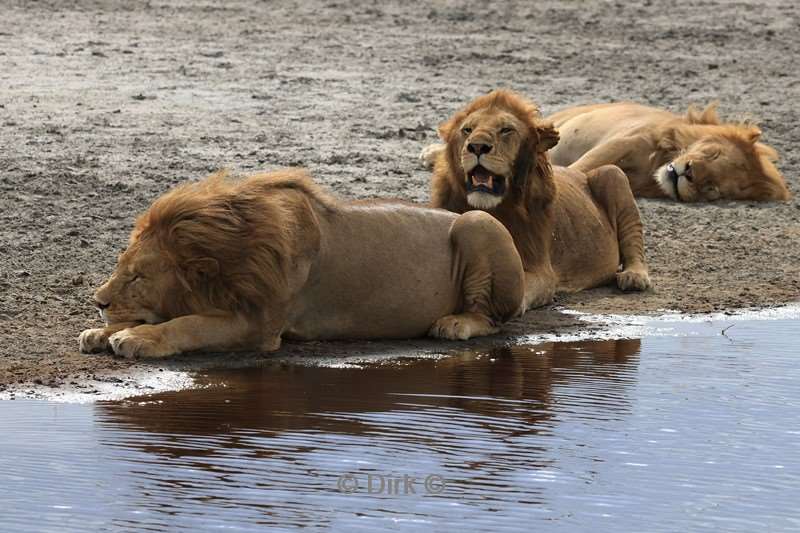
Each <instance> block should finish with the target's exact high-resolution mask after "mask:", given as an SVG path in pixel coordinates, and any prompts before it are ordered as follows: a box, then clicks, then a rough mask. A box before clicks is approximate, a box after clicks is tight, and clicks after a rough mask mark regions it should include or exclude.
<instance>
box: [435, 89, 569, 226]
mask: <svg viewBox="0 0 800 533" xmlns="http://www.w3.org/2000/svg"><path fill="white" fill-rule="evenodd" d="M484 98H491V95H489V96H488V97H484ZM514 98H516V97H514ZM477 101H480V99H479V100H477ZM523 105H525V104H524V103H523V102H522V101H521V100H520V103H519V104H518V106H519V107H522V106H523ZM533 109H535V107H534V108H533ZM526 112H527V115H526V116H525V119H523V118H522V117H521V116H519V115H518V114H515V113H513V112H511V111H510V110H507V109H504V108H503V107H501V106H498V105H489V106H485V107H478V109H476V110H474V111H472V112H471V113H467V114H459V115H456V116H455V117H454V118H453V119H451V120H450V121H448V123H446V124H445V125H443V127H442V129H441V130H440V133H442V134H443V138H445V139H446V140H447V144H448V150H449V151H450V160H451V162H452V166H453V168H454V171H455V172H456V173H457V174H460V175H461V177H462V178H463V180H464V181H463V185H464V192H465V194H466V197H467V203H468V204H469V205H470V206H472V207H474V208H477V209H484V210H488V209H493V208H495V207H497V206H498V205H500V204H501V203H502V202H503V200H504V199H505V198H507V197H509V196H510V195H511V189H512V188H513V186H514V185H517V186H523V185H524V182H525V180H527V179H528V174H529V172H530V170H531V167H532V165H534V164H535V161H536V159H537V158H540V157H546V156H544V151H546V150H547V149H549V148H551V147H552V146H554V145H555V144H556V143H557V142H558V133H557V132H556V131H555V129H553V128H552V126H551V125H549V124H538V122H537V118H536V117H535V116H533V113H532V112H531V111H530V110H526Z"/></svg>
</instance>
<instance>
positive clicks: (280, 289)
mask: <svg viewBox="0 0 800 533" xmlns="http://www.w3.org/2000/svg"><path fill="white" fill-rule="evenodd" d="M310 203H314V204H315V206H318V207H320V208H323V209H335V203H334V202H333V200H332V199H330V198H329V197H327V196H326V195H325V194H324V193H322V192H321V191H320V190H319V188H318V187H317V186H316V185H315V184H314V183H313V182H312V181H311V178H310V177H309V176H308V175H307V174H306V172H305V171H302V170H282V171H278V172H272V173H265V174H259V175H254V176H251V177H248V178H246V179H243V180H232V179H228V178H227V176H226V173H225V172H219V173H216V174H214V175H212V176H209V177H208V178H206V179H204V180H202V181H200V182H197V183H188V184H185V185H181V186H179V187H177V188H175V189H173V190H171V191H169V192H168V193H166V194H164V195H163V196H161V197H160V198H158V199H157V200H156V201H155V202H153V204H152V205H151V206H150V209H148V210H147V212H145V213H144V214H143V215H141V216H140V217H139V219H138V220H137V222H136V227H135V228H134V231H133V233H132V234H131V245H132V246H135V245H136V243H138V242H143V241H145V240H148V239H155V242H157V243H158V247H159V250H160V251H161V252H163V253H164V254H166V255H167V257H168V258H169V260H170V262H171V263H172V264H173V265H174V267H175V268H176V270H177V273H178V276H179V278H180V279H181V280H182V281H183V282H184V285H186V286H187V288H188V289H189V294H188V295H187V296H186V298H185V301H182V302H173V303H172V308H177V309H176V311H180V312H187V311H190V310H191V311H193V312H197V311H198V310H200V309H198V308H201V309H202V308H205V310H207V309H208V308H209V307H210V308H212V309H218V310H225V311H237V312H244V313H247V314H250V315H252V314H255V313H258V312H259V311H260V310H261V309H262V307H263V304H264V302H265V301H266V300H267V299H276V298H277V299H280V298H282V297H283V296H284V294H285V293H286V289H287V283H288V279H287V271H288V269H289V268H290V262H291V259H292V257H293V255H294V250H295V249H296V247H297V246H298V243H297V235H298V230H300V227H301V226H302V225H304V224H310V223H313V222H312V221H311V220H310V217H313V215H311V214H310V209H309V207H310V205H309V204H310ZM180 312H176V314H181V313H180Z"/></svg>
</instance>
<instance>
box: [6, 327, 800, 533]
mask: <svg viewBox="0 0 800 533" xmlns="http://www.w3.org/2000/svg"><path fill="white" fill-rule="evenodd" d="M728 326H732V327H730V328H728V329H726V330H725V331H724V335H723V334H721V333H722V331H723V329H724V328H727V327H728ZM658 331H659V332H660V333H661V334H660V336H651V337H644V338H643V339H634V340H603V341H587V342H573V343H550V344H544V345H536V346H515V347H512V348H506V349H500V350H495V351H493V352H489V353H464V354H462V355H458V356H455V357H449V358H444V359H439V360H431V359H427V360H419V361H403V362H385V363H381V364H370V365H365V366H362V367H360V368H328V367H313V366H298V365H288V364H285V363H281V364H275V365H273V366H267V367H264V368H257V369H244V370H242V369H238V370H224V371H215V372H207V373H205V374H204V375H203V376H202V377H201V380H202V381H203V382H205V383H206V384H208V385H209V386H208V387H206V388H203V389H200V390H191V391H182V392H176V393H163V394H159V395H154V396H150V397H143V398H136V399H133V400H127V401H121V402H105V403H96V404H94V405H69V404H54V403H48V402H35V401H15V402H11V401H7V402H3V403H2V404H0V423H2V427H3V432H2V435H0V504H1V507H0V509H1V510H2V514H0V529H2V530H4V531H5V530H8V531H28V530H36V531H67V530H74V531H90V530H118V529H121V530H130V529H133V530H151V531H159V530H180V529H186V530H208V529H212V530H213V529H230V530H234V531H247V530H255V529H264V528H267V526H270V527H271V528H273V529H275V530H280V529H290V528H293V527H294V526H305V527H306V528H307V529H309V530H313V529H317V528H318V529H325V530H327V529H333V530H336V531H368V530H369V531H371V530H381V531H389V530H408V531H412V530H413V531H417V530H431V531H454V530H456V531H457V530H459V529H460V530H463V531H478V530H492V531H506V530H508V531H523V530H524V531H534V530H540V529H545V528H546V529H547V530H555V531H577V530H586V529H589V528H593V529H597V530H600V531H609V530H622V531H633V530H647V531H686V530H707V531H721V530H725V531H756V530H761V531H763V530H769V531H782V530H786V531H789V530H797V529H798V528H800V511H798V506H797V503H798V500H797V488H798V486H799V485H800V417H799V416H798V411H799V408H800V386H798V382H800V364H798V362H799V361H798V349H797V348H796V344H795V343H796V339H797V338H798V334H800V321H798V320H775V321H753V322H747V321H740V322H735V323H725V322H707V323H675V324H668V325H664V324H660V325H659V329H658Z"/></svg>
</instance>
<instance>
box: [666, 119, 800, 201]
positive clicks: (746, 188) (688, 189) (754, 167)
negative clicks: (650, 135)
mask: <svg viewBox="0 0 800 533" xmlns="http://www.w3.org/2000/svg"><path fill="white" fill-rule="evenodd" d="M715 108H716V106H715V105H714V104H712V105H710V106H709V107H708V108H707V109H706V110H705V111H703V112H702V113H700V112H699V111H697V110H695V109H692V108H690V109H689V112H688V114H687V119H688V121H689V122H690V124H691V125H690V126H688V127H687V128H688V129H682V128H677V129H675V130H673V131H671V132H669V134H668V135H667V136H665V138H664V139H662V140H661V144H662V146H664V147H665V148H666V149H667V151H669V152H677V155H676V156H675V157H674V158H673V159H672V161H670V162H668V163H667V164H665V165H663V166H661V167H660V168H658V169H657V170H656V173H655V176H654V177H655V180H656V182H657V183H658V185H659V186H660V187H661V189H662V190H663V191H664V192H665V193H667V194H668V195H669V196H671V197H672V198H673V199H675V200H680V201H683V202H712V201H714V200H719V199H727V200H757V201H770V200H788V199H789V198H790V197H791V194H790V193H789V190H788V189H787V187H786V182H785V180H784V178H783V176H782V175H781V173H780V172H779V171H778V169H777V168H776V167H775V164H774V161H777V159H778V153H777V152H776V151H775V150H774V149H772V148H771V147H769V146H767V145H765V144H763V143H760V142H758V140H759V138H760V137H761V130H760V129H758V127H756V126H754V125H752V124H748V123H741V124H736V123H729V124H722V123H721V121H720V120H719V117H717V115H716V109H715ZM691 129H695V131H698V130H699V132H700V133H701V136H700V137H699V138H696V135H695V136H694V137H695V138H694V139H691V138H689V136H690V135H691V133H690V131H691Z"/></svg>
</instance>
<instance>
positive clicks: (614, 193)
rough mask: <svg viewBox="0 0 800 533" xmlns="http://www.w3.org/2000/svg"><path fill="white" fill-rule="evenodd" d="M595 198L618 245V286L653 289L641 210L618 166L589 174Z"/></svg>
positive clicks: (633, 288)
mask: <svg viewBox="0 0 800 533" xmlns="http://www.w3.org/2000/svg"><path fill="white" fill-rule="evenodd" d="M587 177H588V183H589V188H590V189H591V190H592V196H594V198H595V199H596V200H597V201H598V202H599V203H600V204H601V205H602V206H603V207H604V208H605V210H606V213H607V214H608V219H609V221H610V222H611V227H612V228H613V229H614V231H616V234H617V235H616V237H617V240H618V242H619V253H620V260H621V262H622V271H621V272H618V273H617V286H618V287H619V288H620V289H622V290H623V291H643V290H646V289H647V288H649V287H650V286H651V283H650V276H649V274H648V273H647V262H646V261H645V258H644V234H643V231H642V219H641V217H640V215H639V208H638V207H637V205H636V200H634V198H633V192H631V187H630V183H629V182H628V177H627V176H626V175H625V173H624V172H622V170H621V169H620V168H619V167H617V166H615V165H605V166H602V167H600V168H598V169H595V170H593V171H591V172H589V173H588V174H587Z"/></svg>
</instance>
